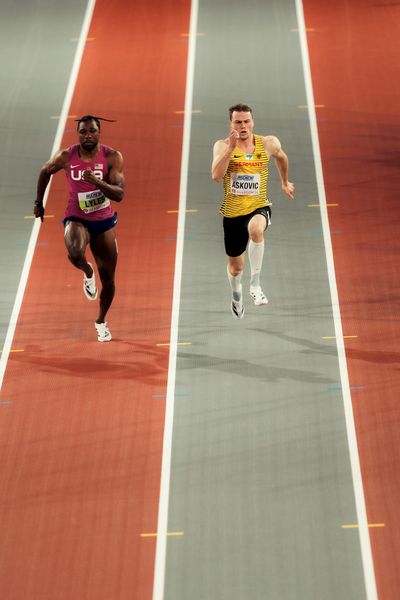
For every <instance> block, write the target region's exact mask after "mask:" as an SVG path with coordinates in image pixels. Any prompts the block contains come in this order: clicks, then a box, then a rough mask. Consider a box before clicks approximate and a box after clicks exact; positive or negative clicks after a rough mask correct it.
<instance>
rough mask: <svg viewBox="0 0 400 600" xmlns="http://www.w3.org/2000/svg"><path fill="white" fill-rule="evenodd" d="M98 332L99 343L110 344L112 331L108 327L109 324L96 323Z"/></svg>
mask: <svg viewBox="0 0 400 600" xmlns="http://www.w3.org/2000/svg"><path fill="white" fill-rule="evenodd" d="M94 326H95V327H96V331H97V339H98V340H99V342H110V341H111V340H112V336H111V331H110V330H109V329H108V327H107V323H106V322H105V321H104V323H95V324H94Z"/></svg>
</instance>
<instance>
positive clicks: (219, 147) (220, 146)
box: [213, 138, 228, 154]
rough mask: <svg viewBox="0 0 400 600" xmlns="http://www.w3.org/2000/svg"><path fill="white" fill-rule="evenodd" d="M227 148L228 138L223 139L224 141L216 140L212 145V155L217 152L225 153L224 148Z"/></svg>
mask: <svg viewBox="0 0 400 600" xmlns="http://www.w3.org/2000/svg"><path fill="white" fill-rule="evenodd" d="M227 147H228V138H225V139H224V140H217V141H216V142H215V143H214V148H213V149H214V154H219V152H221V151H223V152H225V150H226V148H227Z"/></svg>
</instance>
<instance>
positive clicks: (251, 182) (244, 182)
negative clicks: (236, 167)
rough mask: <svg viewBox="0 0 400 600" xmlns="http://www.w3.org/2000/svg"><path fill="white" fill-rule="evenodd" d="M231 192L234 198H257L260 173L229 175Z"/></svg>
mask: <svg viewBox="0 0 400 600" xmlns="http://www.w3.org/2000/svg"><path fill="white" fill-rule="evenodd" d="M231 192H232V194H235V196H258V195H259V193H260V173H231Z"/></svg>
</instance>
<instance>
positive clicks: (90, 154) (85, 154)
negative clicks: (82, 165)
mask: <svg viewBox="0 0 400 600" xmlns="http://www.w3.org/2000/svg"><path fill="white" fill-rule="evenodd" d="M78 150H79V156H80V157H81V159H82V160H83V161H88V162H90V161H91V160H92V159H93V158H94V157H95V156H96V155H97V154H98V152H99V150H100V144H97V145H96V146H95V147H94V148H92V150H86V149H85V148H83V147H82V146H79V149H78Z"/></svg>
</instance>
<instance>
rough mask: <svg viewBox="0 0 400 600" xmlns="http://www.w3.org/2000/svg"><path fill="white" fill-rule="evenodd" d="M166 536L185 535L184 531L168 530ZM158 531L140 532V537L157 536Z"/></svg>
mask: <svg viewBox="0 0 400 600" xmlns="http://www.w3.org/2000/svg"><path fill="white" fill-rule="evenodd" d="M166 535H167V536H168V537H181V536H182V535H185V532H184V531H168V532H167V534H166ZM157 536H158V533H141V534H140V537H143V538H148V537H157Z"/></svg>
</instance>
